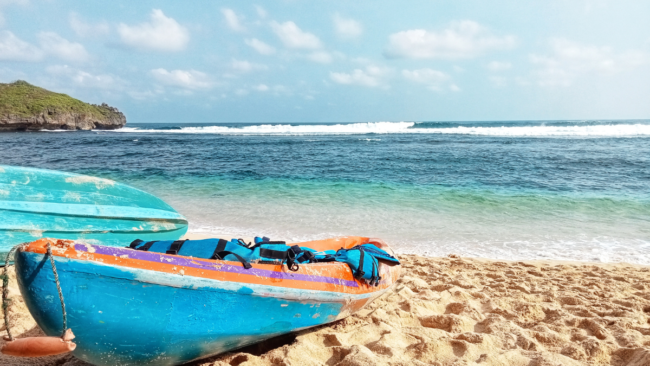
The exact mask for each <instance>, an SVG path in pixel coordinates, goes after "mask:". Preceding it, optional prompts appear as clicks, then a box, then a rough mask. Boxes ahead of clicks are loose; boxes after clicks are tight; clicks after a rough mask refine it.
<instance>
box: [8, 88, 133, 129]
mask: <svg viewBox="0 0 650 366" xmlns="http://www.w3.org/2000/svg"><path fill="white" fill-rule="evenodd" d="M125 124H126V117H124V114H123V113H122V112H120V111H119V110H117V108H113V107H111V106H108V105H107V104H105V103H103V104H101V105H96V104H88V103H84V102H82V101H80V100H78V99H74V98H72V97H70V96H68V95H65V94H59V93H54V92H51V91H49V90H45V89H43V88H39V87H37V86H34V85H31V84H29V83H27V82H25V81H22V80H19V81H16V82H13V83H9V84H2V83H0V131H25V130H29V131H36V130H92V129H100V130H114V129H118V128H122V127H124V125H125Z"/></svg>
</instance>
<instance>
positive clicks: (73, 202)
mask: <svg viewBox="0 0 650 366" xmlns="http://www.w3.org/2000/svg"><path fill="white" fill-rule="evenodd" d="M0 217H1V218H2V219H1V220H0V255H1V258H2V259H1V260H4V255H2V254H4V253H7V252H8V251H9V249H11V247H13V246H14V245H17V244H20V243H24V242H32V241H34V240H37V239H39V238H46V237H49V238H56V239H71V240H77V241H80V242H86V243H89V244H100V245H106V246H124V243H130V242H131V241H133V240H135V239H142V240H163V239H165V240H171V239H179V238H180V237H182V236H183V235H185V233H186V232H187V219H185V217H183V215H181V214H179V213H178V212H176V211H175V210H174V209H173V208H172V207H171V206H169V205H168V204H167V203H165V202H164V201H162V200H161V199H159V198H157V197H155V196H153V195H151V194H149V193H146V192H143V191H141V190H139V189H136V188H133V187H129V186H127V185H125V184H121V183H117V182H114V181H112V180H109V179H103V178H96V177H91V176H86V175H79V174H72V173H65V172H58V171H52V170H45V169H34V168H23V167H15V166H6V165H0Z"/></svg>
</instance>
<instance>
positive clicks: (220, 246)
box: [210, 239, 228, 260]
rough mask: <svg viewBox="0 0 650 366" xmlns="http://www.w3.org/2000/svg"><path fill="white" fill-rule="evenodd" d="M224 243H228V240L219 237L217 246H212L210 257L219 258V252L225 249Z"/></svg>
mask: <svg viewBox="0 0 650 366" xmlns="http://www.w3.org/2000/svg"><path fill="white" fill-rule="evenodd" d="M226 244H228V240H225V239H219V242H218V243H217V247H216V248H214V252H213V253H212V257H210V259H219V260H221V257H219V253H221V252H223V251H224V250H226Z"/></svg>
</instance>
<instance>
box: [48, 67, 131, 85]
mask: <svg viewBox="0 0 650 366" xmlns="http://www.w3.org/2000/svg"><path fill="white" fill-rule="evenodd" d="M45 70H46V71H47V72H48V73H49V74H51V75H56V76H65V77H66V78H67V79H68V80H70V81H71V82H72V83H73V84H74V85H75V86H78V87H82V88H89V89H101V90H121V89H123V87H124V86H125V85H126V82H125V81H124V80H122V79H121V78H119V77H117V76H114V75H110V74H92V73H89V72H86V71H83V70H78V69H75V68H72V67H70V66H68V65H54V66H48V67H47V68H46V69H45Z"/></svg>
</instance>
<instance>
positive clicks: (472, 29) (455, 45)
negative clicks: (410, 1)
mask: <svg viewBox="0 0 650 366" xmlns="http://www.w3.org/2000/svg"><path fill="white" fill-rule="evenodd" d="M514 45H515V37H514V36H502V37H499V36H495V35H493V34H492V33H491V32H490V31H489V30H488V29H487V28H485V27H483V26H481V25H480V24H478V23H476V22H474V21H471V20H464V21H460V22H454V23H452V24H451V26H450V27H449V28H447V29H444V30H442V31H439V32H434V31H427V30H424V29H412V30H407V31H402V32H397V33H393V34H391V35H390V36H389V37H388V45H387V46H386V50H385V51H384V55H385V56H386V57H390V58H400V57H404V58H413V59H449V60H452V59H467V58H473V57H477V56H479V55H481V54H483V53H485V52H488V51H493V50H502V49H509V48H512V47H514Z"/></svg>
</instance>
